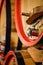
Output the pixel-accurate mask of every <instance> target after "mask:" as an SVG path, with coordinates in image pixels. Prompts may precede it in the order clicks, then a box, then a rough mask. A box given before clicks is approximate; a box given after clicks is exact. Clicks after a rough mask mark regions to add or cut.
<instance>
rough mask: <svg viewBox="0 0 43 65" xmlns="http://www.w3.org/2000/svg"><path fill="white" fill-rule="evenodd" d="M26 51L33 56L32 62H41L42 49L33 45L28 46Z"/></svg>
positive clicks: (42, 56)
mask: <svg viewBox="0 0 43 65" xmlns="http://www.w3.org/2000/svg"><path fill="white" fill-rule="evenodd" d="M27 51H28V53H29V54H30V55H31V57H32V58H33V60H34V62H43V50H39V49H37V48H35V47H30V48H28V49H27Z"/></svg>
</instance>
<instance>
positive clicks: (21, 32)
mask: <svg viewBox="0 0 43 65" xmlns="http://www.w3.org/2000/svg"><path fill="white" fill-rule="evenodd" d="M15 23H16V29H17V33H18V36H19V38H20V40H21V42H22V43H23V44H24V45H26V46H32V45H35V44H37V42H38V41H39V40H40V39H41V37H42V33H41V34H39V35H38V39H36V40H34V41H33V40H29V38H28V37H27V36H26V34H25V32H24V30H23V25H22V15H21V0H15Z"/></svg>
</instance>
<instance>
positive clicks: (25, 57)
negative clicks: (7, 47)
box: [3, 50, 35, 65]
mask: <svg viewBox="0 0 43 65" xmlns="http://www.w3.org/2000/svg"><path fill="white" fill-rule="evenodd" d="M8 59H9V60H8ZM3 65H35V63H34V61H33V59H32V58H31V56H30V55H29V53H28V52H27V51H26V50H21V51H16V52H15V54H13V53H12V52H9V53H8V54H7V55H6V57H5V60H4V62H3Z"/></svg>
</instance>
